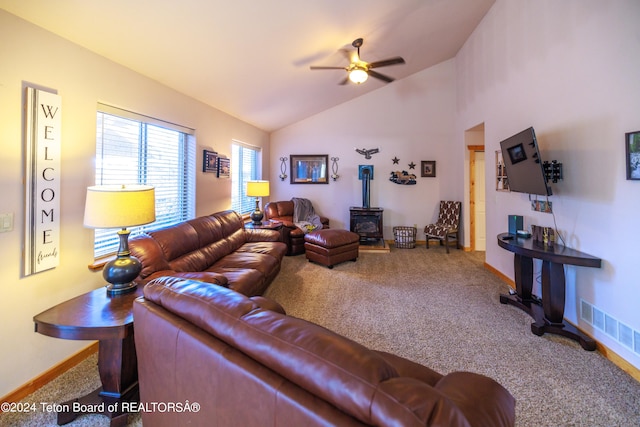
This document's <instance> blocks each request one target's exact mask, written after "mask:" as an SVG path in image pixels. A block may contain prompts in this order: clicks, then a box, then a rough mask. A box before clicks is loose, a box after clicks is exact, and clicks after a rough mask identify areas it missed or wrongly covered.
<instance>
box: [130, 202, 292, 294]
mask: <svg viewBox="0 0 640 427" xmlns="http://www.w3.org/2000/svg"><path fill="white" fill-rule="evenodd" d="M280 239H281V237H280V232H278V231H275V230H254V229H245V228H244V222H243V221H242V218H241V217H240V215H238V214H237V213H236V212H235V211H232V210H229V211H223V212H218V213H214V214H211V215H207V216H202V217H199V218H195V219H192V220H190V221H186V222H183V223H180V224H177V225H173V226H171V227H167V228H164V229H161V230H156V231H152V232H149V233H148V234H144V235H142V236H137V237H135V238H133V239H131V240H130V241H129V250H130V251H131V254H132V255H133V256H135V257H136V258H138V259H139V260H140V262H141V263H142V272H141V273H140V275H139V276H138V279H137V280H136V282H137V283H138V284H145V283H147V282H148V281H150V280H153V279H154V278H156V277H161V276H174V277H182V278H188V279H196V280H200V281H204V282H209V283H215V284H217V285H221V286H225V287H228V288H230V289H233V290H235V291H237V292H240V293H242V294H245V295H248V296H252V295H261V294H262V293H263V292H264V290H265V289H266V288H267V287H268V286H269V284H270V283H271V282H272V281H273V279H274V278H275V277H276V275H277V274H278V272H279V271H280V266H281V264H282V259H283V258H284V256H285V254H286V251H287V247H286V245H285V244H284V243H283V242H281V241H280Z"/></svg>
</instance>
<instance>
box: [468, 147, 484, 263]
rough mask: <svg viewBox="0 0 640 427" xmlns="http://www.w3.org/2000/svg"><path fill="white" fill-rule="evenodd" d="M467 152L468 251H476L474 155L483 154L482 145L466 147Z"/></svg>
mask: <svg viewBox="0 0 640 427" xmlns="http://www.w3.org/2000/svg"><path fill="white" fill-rule="evenodd" d="M467 150H469V246H470V248H469V250H470V251H472V252H473V251H475V250H476V209H475V208H476V192H475V189H476V178H475V172H476V153H477V152H484V145H467Z"/></svg>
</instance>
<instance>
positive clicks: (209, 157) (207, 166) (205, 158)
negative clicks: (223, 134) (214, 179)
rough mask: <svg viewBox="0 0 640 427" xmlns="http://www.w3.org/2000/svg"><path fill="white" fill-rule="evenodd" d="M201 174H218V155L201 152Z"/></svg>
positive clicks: (210, 152)
mask: <svg viewBox="0 0 640 427" xmlns="http://www.w3.org/2000/svg"><path fill="white" fill-rule="evenodd" d="M202 172H210V173H218V153H216V152H215V151H209V150H204V151H203V152H202Z"/></svg>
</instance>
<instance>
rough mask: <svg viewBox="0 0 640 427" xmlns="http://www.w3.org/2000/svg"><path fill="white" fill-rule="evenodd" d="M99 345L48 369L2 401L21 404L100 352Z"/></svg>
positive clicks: (86, 348)
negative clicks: (23, 400) (35, 392)
mask: <svg viewBox="0 0 640 427" xmlns="http://www.w3.org/2000/svg"><path fill="white" fill-rule="evenodd" d="M98 345H99V343H98V342H97V341H96V342H94V343H93V344H91V345H89V346H87V347H85V348H83V349H82V350H80V351H78V352H77V353H75V354H73V355H71V356H69V357H68V358H66V359H64V360H63V361H62V362H60V363H58V364H57V365H54V366H52V367H51V368H50V369H47V370H46V371H44V372H43V373H41V374H40V375H38V376H37V377H35V378H33V379H32V380H31V381H29V382H28V383H26V384H24V385H22V386H20V387H18V388H17V389H15V390H13V391H12V392H10V393H9V394H7V395H6V396H3V397H2V399H1V400H0V401H1V402H3V403H4V402H20V401H21V400H22V399H24V398H25V397H27V396H28V395H30V394H31V393H33V392H34V391H36V390H38V389H39V388H40V387H42V386H44V385H46V384H47V383H49V382H50V381H53V380H54V379H56V378H57V377H59V376H60V375H62V374H64V373H65V372H67V371H68V370H69V369H71V368H73V367H74V366H76V365H77V364H79V363H80V362H82V361H83V360H85V359H86V358H87V357H89V356H91V355H92V354H94V353H96V352H97V351H98Z"/></svg>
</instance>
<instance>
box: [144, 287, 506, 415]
mask: <svg viewBox="0 0 640 427" xmlns="http://www.w3.org/2000/svg"><path fill="white" fill-rule="evenodd" d="M133 317H134V319H135V330H136V333H135V344H136V351H137V356H138V367H139V384H140V399H141V402H142V403H143V404H144V405H145V407H148V408H152V406H151V405H153V404H157V403H158V402H160V403H162V404H166V403H172V404H173V403H177V404H179V405H181V406H180V408H179V409H175V410H160V409H158V410H155V411H153V410H149V411H144V412H143V413H142V421H143V424H144V425H145V426H146V425H149V426H154V427H162V426H178V425H191V426H212V425H215V426H219V427H224V426H233V427H235V426H260V425H269V426H276V427H278V426H283V427H284V426H286V427H289V426H305V427H308V426H328V425H332V426H366V425H370V426H447V427H455V426H465V427H469V426H492V427H499V426H513V425H514V423H515V400H514V398H513V397H512V396H511V394H510V393H509V392H508V391H507V390H506V389H505V388H503V387H502V386H501V385H500V384H498V383H497V382H496V381H494V380H493V379H491V378H488V377H485V376H482V375H478V374H474V373H470V372H453V373H450V374H448V375H444V376H443V375H441V374H439V373H437V372H435V371H433V370H431V369H429V368H427V367H425V366H422V365H419V364H417V363H414V362H411V361H409V360H407V359H403V358H401V357H398V356H395V355H393V354H390V353H385V352H381V351H375V350H370V349H368V348H366V347H364V346H362V345H360V344H358V343H356V342H354V341H351V340H349V339H347V338H345V337H343V336H340V335H338V334H336V333H333V332H331V331H329V330H327V329H325V328H323V327H321V326H319V325H316V324H313V323H310V322H307V321H305V320H302V319H299V318H295V317H290V316H287V315H286V314H285V313H284V310H283V309H282V307H280V306H279V305H278V304H277V303H276V302H275V301H272V300H269V299H267V298H264V297H260V296H258V297H251V298H249V297H247V296H245V295H241V294H239V293H236V292H234V291H232V290H230V289H226V288H223V287H220V286H214V285H211V284H208V283H202V282H197V281H193V280H185V279H181V278H175V277H167V278H158V279H155V280H153V281H151V282H149V283H148V284H147V285H146V286H145V288H144V297H141V298H138V299H137V300H136V301H135V302H134V307H133ZM186 404H188V405H189V410H185V409H184V407H185V405H186ZM163 408H167V406H166V405H165V406H163Z"/></svg>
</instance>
